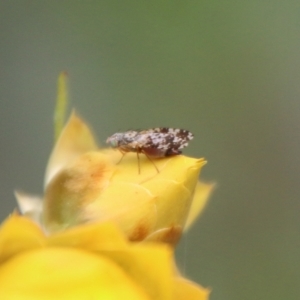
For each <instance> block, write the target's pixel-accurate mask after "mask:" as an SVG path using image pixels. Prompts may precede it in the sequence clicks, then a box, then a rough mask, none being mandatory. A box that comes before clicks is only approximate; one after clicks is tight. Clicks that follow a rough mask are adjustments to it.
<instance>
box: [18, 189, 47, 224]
mask: <svg viewBox="0 0 300 300" xmlns="http://www.w3.org/2000/svg"><path fill="white" fill-rule="evenodd" d="M15 197H16V198H17V202H18V205H19V209H20V212H21V213H22V214H23V215H24V216H27V217H29V218H30V219H32V220H34V221H35V222H37V223H38V224H41V215H42V209H43V202H42V199H41V197H39V196H33V195H29V194H26V193H23V192H19V191H15Z"/></svg>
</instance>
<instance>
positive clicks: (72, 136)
mask: <svg viewBox="0 0 300 300" xmlns="http://www.w3.org/2000/svg"><path fill="white" fill-rule="evenodd" d="M97 148H98V147H97V144H96V142H95V139H94V136H93V134H92V132H91V130H90V129H89V127H88V126H87V125H86V124H85V123H84V122H83V121H82V120H81V119H80V118H79V117H78V116H77V115H76V114H75V113H74V112H73V113H72V115H71V117H70V119H69V121H68V122H67V124H66V126H65V128H64V129H63V131H62V133H61V135H60V137H59V139H58V140H57V143H56V145H55V147H54V149H53V151H52V153H51V156H50V159H49V162H48V166H47V169H46V175H45V186H46V185H47V184H48V183H49V182H50V181H51V179H52V178H53V177H54V176H55V175H56V174H57V173H58V172H59V171H60V170H61V169H62V168H64V167H65V166H66V165H67V164H69V163H70V162H72V161H74V159H76V158H78V157H79V156H80V155H82V154H84V153H86V152H88V151H94V150H97Z"/></svg>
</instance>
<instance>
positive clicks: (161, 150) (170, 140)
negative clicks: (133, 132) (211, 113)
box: [137, 127, 193, 157]
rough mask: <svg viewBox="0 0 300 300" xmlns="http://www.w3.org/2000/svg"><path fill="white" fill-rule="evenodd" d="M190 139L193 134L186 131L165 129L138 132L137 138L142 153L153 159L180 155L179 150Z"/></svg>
mask: <svg viewBox="0 0 300 300" xmlns="http://www.w3.org/2000/svg"><path fill="white" fill-rule="evenodd" d="M192 139H193V134H192V133H191V132H190V131H188V130H184V129H178V128H167V127H159V128H152V129H149V130H144V131H140V132H139V133H138V136H137V141H138V142H139V143H140V144H141V145H143V146H142V150H143V152H145V153H146V154H148V155H149V156H154V157H164V156H171V155H177V154H181V151H180V150H181V149H183V148H184V147H186V146H187V145H188V143H189V141H190V140H192Z"/></svg>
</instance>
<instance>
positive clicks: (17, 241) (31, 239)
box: [0, 214, 45, 290]
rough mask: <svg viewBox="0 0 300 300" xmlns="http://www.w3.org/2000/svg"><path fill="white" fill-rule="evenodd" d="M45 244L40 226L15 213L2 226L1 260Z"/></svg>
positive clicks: (0, 231)
mask: <svg viewBox="0 0 300 300" xmlns="http://www.w3.org/2000/svg"><path fill="white" fill-rule="evenodd" d="M44 244H45V237H44V234H43V232H42V230H41V229H40V227H38V226H37V224H35V223H33V222H32V221H31V220H30V219H28V218H26V217H21V216H18V215H15V214H14V215H12V216H10V217H8V219H7V220H6V221H5V222H4V223H3V224H2V226H1V227H0V262H3V261H5V260H6V259H8V258H10V257H12V256H14V255H16V254H18V253H20V252H23V251H27V250H30V249H34V248H38V247H41V246H43V245H44ZM0 290H1V289H0Z"/></svg>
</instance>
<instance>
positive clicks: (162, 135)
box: [106, 127, 194, 174]
mask: <svg viewBox="0 0 300 300" xmlns="http://www.w3.org/2000/svg"><path fill="white" fill-rule="evenodd" d="M193 137H194V136H193V134H192V133H191V132H190V131H188V130H184V129H177V128H167V127H158V128H152V129H148V130H142V131H134V130H130V131H126V132H117V133H115V134H113V135H112V136H110V137H109V138H108V139H107V140H106V143H108V144H110V145H111V146H112V147H113V148H118V149H119V150H120V152H121V153H122V155H123V156H122V157H121V159H120V161H119V163H120V162H121V160H122V159H123V157H124V155H125V154H126V153H127V152H136V154H137V158H138V167H139V174H140V158H139V154H140V153H143V154H145V155H146V157H147V158H148V159H149V160H150V161H151V162H152V164H153V165H154V167H155V169H156V170H157V172H158V173H159V170H158V168H157V166H156V165H155V163H154V162H153V160H152V159H151V158H161V157H167V156H173V155H178V154H181V149H182V148H184V147H186V146H187V145H188V143H189V141H190V140H192V139H193Z"/></svg>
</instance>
